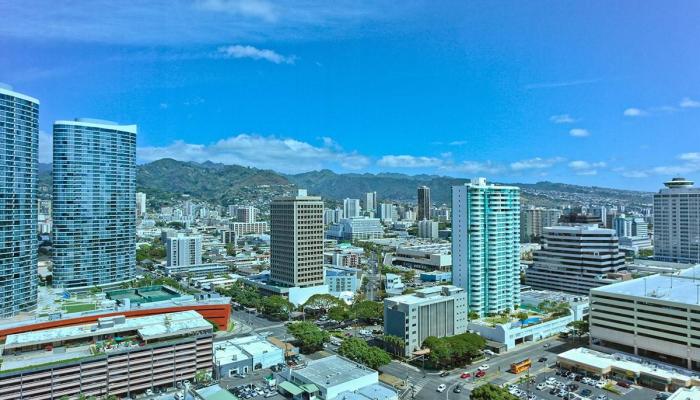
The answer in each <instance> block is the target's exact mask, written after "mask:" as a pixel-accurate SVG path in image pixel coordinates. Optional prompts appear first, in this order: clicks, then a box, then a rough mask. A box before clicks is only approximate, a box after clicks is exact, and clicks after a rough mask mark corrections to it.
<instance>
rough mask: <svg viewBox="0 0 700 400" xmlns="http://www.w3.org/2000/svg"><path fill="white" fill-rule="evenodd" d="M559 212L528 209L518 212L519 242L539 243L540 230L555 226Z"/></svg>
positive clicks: (534, 208)
mask: <svg viewBox="0 0 700 400" xmlns="http://www.w3.org/2000/svg"><path fill="white" fill-rule="evenodd" d="M560 217H561V210H558V209H556V208H553V209H547V208H540V207H530V208H527V209H525V210H521V211H520V242H521V243H532V242H539V241H540V239H541V238H542V229H543V228H546V227H550V226H557V225H558V224H559V218H560Z"/></svg>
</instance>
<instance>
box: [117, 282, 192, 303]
mask: <svg viewBox="0 0 700 400" xmlns="http://www.w3.org/2000/svg"><path fill="white" fill-rule="evenodd" d="M105 295H106V296H107V298H108V299H110V300H116V301H122V300H124V299H129V300H130V302H131V303H135V304H141V303H152V302H156V301H163V300H170V299H174V298H176V297H180V296H182V295H181V294H180V293H178V292H177V291H176V290H175V289H171V288H169V287H167V286H161V285H156V286H146V287H140V288H134V289H119V290H113V291H110V292H106V293H105Z"/></svg>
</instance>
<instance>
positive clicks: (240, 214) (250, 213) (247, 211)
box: [236, 206, 258, 224]
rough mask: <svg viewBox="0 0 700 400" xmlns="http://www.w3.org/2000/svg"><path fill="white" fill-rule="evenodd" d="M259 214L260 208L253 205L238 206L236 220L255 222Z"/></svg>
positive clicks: (248, 222) (247, 222)
mask: <svg viewBox="0 0 700 400" xmlns="http://www.w3.org/2000/svg"><path fill="white" fill-rule="evenodd" d="M257 216H258V209H257V208H255V207H252V206H244V207H238V208H236V220H237V221H238V222H243V223H246V224H252V223H253V222H255V220H256V218H257Z"/></svg>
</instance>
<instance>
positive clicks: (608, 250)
mask: <svg viewBox="0 0 700 400" xmlns="http://www.w3.org/2000/svg"><path fill="white" fill-rule="evenodd" d="M543 241H544V243H543V246H542V249H541V250H535V251H534V252H533V258H534V262H533V264H532V266H531V267H530V268H528V269H527V271H526V272H525V283H526V284H527V285H529V286H532V287H533V288H535V289H546V290H556V291H560V292H566V293H575V294H583V295H588V291H589V290H590V289H592V288H596V287H599V286H603V285H607V284H610V283H612V282H614V280H613V279H608V274H611V273H617V272H619V271H620V270H623V269H624V268H625V255H624V253H622V252H621V251H620V244H619V240H618V237H617V235H615V231H614V230H612V229H603V228H598V226H597V225H580V226H557V227H551V228H545V229H544V237H543Z"/></svg>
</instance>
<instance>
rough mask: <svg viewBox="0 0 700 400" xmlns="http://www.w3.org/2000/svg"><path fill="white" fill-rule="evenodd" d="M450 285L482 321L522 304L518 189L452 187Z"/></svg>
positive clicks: (480, 181)
mask: <svg viewBox="0 0 700 400" xmlns="http://www.w3.org/2000/svg"><path fill="white" fill-rule="evenodd" d="M452 283H453V284H454V285H455V286H459V287H461V288H464V290H465V291H466V292H467V301H468V303H469V310H470V311H474V312H476V313H478V314H479V315H480V316H487V315H493V314H496V313H499V312H501V311H504V310H511V311H513V310H514V309H515V307H516V306H519V305H520V188H518V187H515V186H498V185H493V184H487V183H486V180H485V179H484V178H477V179H472V182H471V183H469V184H466V185H463V186H453V187H452Z"/></svg>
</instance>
